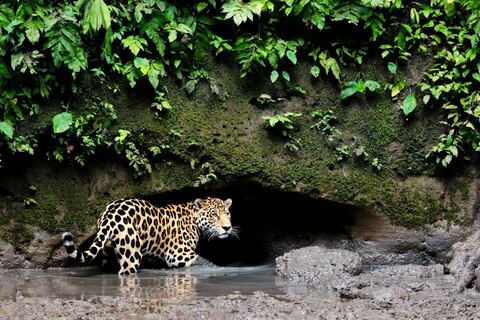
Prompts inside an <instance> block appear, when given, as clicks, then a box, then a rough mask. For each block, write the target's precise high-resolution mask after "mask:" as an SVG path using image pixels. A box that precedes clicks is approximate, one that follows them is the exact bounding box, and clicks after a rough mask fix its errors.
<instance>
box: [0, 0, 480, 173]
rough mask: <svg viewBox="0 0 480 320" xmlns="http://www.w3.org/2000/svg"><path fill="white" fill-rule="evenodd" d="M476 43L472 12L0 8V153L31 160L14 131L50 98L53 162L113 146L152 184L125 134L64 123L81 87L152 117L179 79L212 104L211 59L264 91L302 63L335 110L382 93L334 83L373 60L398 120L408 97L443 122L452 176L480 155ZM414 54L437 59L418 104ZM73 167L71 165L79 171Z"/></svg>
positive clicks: (442, 0) (435, 0)
mask: <svg viewBox="0 0 480 320" xmlns="http://www.w3.org/2000/svg"><path fill="white" fill-rule="evenodd" d="M285 26H289V27H288V28H290V27H291V28H292V30H293V31H295V32H287V31H289V30H286V29H287V28H286V27H285ZM337 30H343V31H346V35H339V34H337ZM387 30H388V32H387ZM350 35H352V36H350ZM353 35H355V36H353ZM479 37H480V5H479V2H478V1H475V0H432V1H430V3H427V2H423V1H421V2H411V1H408V2H407V1H405V0H351V1H341V0H282V1H268V0H252V1H240V0H209V1H200V2H197V3H194V4H193V5H192V3H190V2H173V1H154V0H140V1H131V0H129V1H118V0H112V1H105V0H79V1H76V2H72V1H66V0H59V1H44V0H40V1H13V0H6V1H3V2H2V3H1V4H0V53H1V57H2V58H1V59H0V89H1V90H0V150H1V153H2V154H3V153H7V152H10V153H16V152H28V153H30V154H32V153H34V151H35V148H36V145H37V143H36V135H35V134H29V133H24V132H23V131H22V130H18V126H19V123H20V122H22V121H30V120H31V119H34V118H35V117H37V116H38V115H39V113H41V112H43V106H44V105H45V102H46V101H47V99H52V98H53V97H56V98H59V99H62V100H65V101H63V103H60V104H59V106H58V108H57V110H55V111H54V112H53V114H57V115H56V116H55V118H54V119H52V124H53V130H54V132H55V137H54V139H56V146H57V149H56V151H52V152H51V154H52V155H53V157H54V158H56V159H59V160H61V159H64V158H69V157H70V155H69V154H67V153H66V151H65V150H66V149H65V148H66V147H68V146H69V145H70V144H68V143H69V142H71V141H70V140H71V139H74V140H75V139H78V140H82V141H84V142H83V144H78V145H74V144H71V145H72V146H74V149H73V150H76V151H78V150H79V146H80V145H82V146H81V147H80V149H82V148H85V149H84V150H91V148H99V147H107V148H108V147H110V146H117V151H118V152H119V153H120V154H122V155H124V156H125V157H126V158H127V159H128V161H129V163H131V165H132V166H133V167H135V168H136V170H137V171H138V172H142V173H143V172H148V171H149V170H151V168H150V167H149V165H148V161H147V160H145V159H147V158H148V157H149V156H151V153H152V152H150V151H149V149H148V148H150V147H153V146H143V147H145V148H146V150H143V149H142V148H143V147H141V145H142V144H141V143H138V141H137V139H138V136H137V135H134V134H133V133H131V134H130V135H127V136H125V137H124V138H123V139H122V137H123V136H122V134H119V135H118V136H117V138H119V139H117V140H114V138H113V137H112V136H110V137H108V135H107V134H106V133H105V132H103V131H102V132H100V131H96V130H97V129H98V127H95V126H97V125H98V123H97V122H96V121H94V120H93V119H89V118H88V117H86V116H85V115H84V114H83V115H82V114H77V113H74V112H72V111H70V112H69V113H65V112H63V111H64V109H62V105H68V98H65V97H68V96H69V95H71V94H72V93H75V88H76V86H77V84H78V79H79V78H80V77H82V76H85V75H87V76H88V74H91V75H93V76H95V77H100V78H102V81H105V79H107V78H109V77H115V76H118V75H120V76H122V77H125V78H126V79H127V81H128V83H129V84H130V85H131V86H132V87H135V86H137V85H138V84H139V83H143V84H147V85H149V86H150V89H151V91H152V96H155V101H154V103H153V104H152V108H153V109H154V110H155V112H156V113H157V115H160V114H161V113H163V112H164V111H165V110H168V109H170V108H171V107H172V106H171V105H170V103H169V102H168V100H167V97H168V95H167V93H166V92H164V90H162V89H161V88H162V86H161V83H162V78H166V77H168V76H170V77H174V78H176V81H177V82H178V83H181V84H182V87H183V88H184V89H185V91H186V92H187V93H192V92H193V91H194V90H195V88H196V87H197V85H198V84H199V83H200V82H201V81H205V82H207V83H208V84H209V85H210V88H211V89H212V92H214V93H218V92H219V88H218V84H216V83H215V79H213V78H212V77H211V76H210V75H209V74H208V72H207V71H206V70H205V66H204V63H203V62H204V61H205V56H206V55H208V54H210V52H212V53H215V54H217V55H231V56H233V57H234V58H235V60H236V61H237V63H238V65H239V67H240V76H241V77H245V76H247V75H248V74H250V73H253V72H256V71H257V70H265V71H266V74H268V75H270V77H269V78H270V81H271V82H272V83H275V82H280V81H282V82H293V81H295V78H294V77H293V73H292V69H294V68H295V66H296V65H298V64H299V61H301V60H304V61H309V63H310V64H311V65H310V67H309V68H310V74H311V76H312V77H314V78H320V77H331V78H332V80H335V81H337V82H339V83H342V84H343V90H342V91H341V94H340V98H341V99H348V98H349V97H352V96H354V95H358V94H364V93H366V92H373V91H378V90H379V89H380V85H379V83H378V82H377V81H374V80H373V79H369V80H363V79H355V80H353V81H349V80H350V79H348V80H347V81H345V82H344V80H343V78H345V75H344V74H342V68H343V67H344V66H346V65H349V64H354V65H359V64H363V63H364V60H365V57H366V55H367V54H369V55H372V54H373V55H377V54H379V55H380V56H381V57H382V58H384V59H385V65H386V67H387V69H388V70H389V72H390V73H391V74H392V80H393V81H392V82H391V84H389V85H388V88H389V90H391V96H392V98H394V99H397V98H400V99H403V100H402V101H403V102H402V110H403V112H404V114H405V115H409V114H410V113H411V112H413V110H414V109H415V108H418V105H417V98H416V97H418V98H419V100H421V101H422V102H423V104H424V105H427V106H432V107H436V108H437V109H442V110H443V111H444V112H445V114H446V117H445V119H444V121H443V123H444V124H445V126H446V132H448V134H444V135H442V136H441V137H439V143H438V145H436V146H434V147H433V149H432V150H431V152H430V153H429V156H430V157H433V158H435V159H437V161H438V162H439V163H442V164H443V165H448V164H450V163H451V162H452V161H453V160H454V159H455V158H459V157H463V158H466V159H468V158H470V157H471V155H472V153H473V152H477V151H480V134H479V133H478V132H480V130H479V129H480V111H479V110H480V109H479V107H478V105H479V96H480V94H479V82H480V71H479V69H478V63H479V62H478V57H479V54H480V52H479V49H478V47H479V46H478V44H479V40H480V38H479ZM416 52H420V53H425V52H431V53H433V54H434V64H433V65H432V67H431V68H430V70H429V71H428V73H427V75H426V76H425V78H424V79H423V81H422V82H421V83H420V84H419V85H418V88H419V89H420V90H421V92H422V95H419V94H418V91H417V90H415V91H413V90H412V89H415V88H412V87H410V88H409V89H410V90H412V91H411V92H415V95H416V97H415V96H414V95H413V94H409V95H407V96H406V97H405V96H404V95H403V92H404V90H405V88H407V83H406V81H405V80H404V79H402V78H401V77H400V76H399V75H398V67H399V66H400V65H401V64H402V61H406V60H408V59H410V58H411V56H412V54H414V53H416ZM98 106H101V104H97V107H95V108H97V109H95V108H93V107H92V106H90V105H88V106H85V110H84V111H86V114H97V113H98V112H100V113H102V114H105V112H106V114H110V115H113V114H114V112H113V111H112V112H110V111H105V108H103V107H104V106H103V107H100V109H98ZM92 108H93V109H92ZM94 109H95V110H94ZM100 110H104V111H100ZM112 110H113V107H112ZM67 114H70V115H71V116H72V117H71V118H70V117H69V116H67ZM60 115H61V116H60ZM279 116H283V117H286V119H287V120H288V121H287V120H285V119H283V118H282V120H283V121H281V120H278V119H277V120H272V121H277V122H275V124H274V125H273V126H274V127H276V126H280V127H284V128H281V130H280V131H281V132H282V135H286V136H288V135H289V134H290V131H291V129H289V128H288V126H291V125H292V124H291V122H289V121H291V119H289V116H290V117H294V116H293V115H289V116H286V114H285V115H279ZM325 116H326V115H318V119H317V120H319V122H318V127H319V129H321V130H324V128H328V126H327V124H328V123H330V121H331V120H328V119H324V117H325ZM276 117H277V115H275V116H272V117H271V118H272V119H276ZM87 118H88V119H87ZM101 118H102V117H101ZM322 119H323V120H325V121H326V122H325V121H324V122H323V123H322ZM267 122H268V123H270V120H267ZM91 126H94V127H93V128H91ZM107 127H108V126H101V130H107ZM326 130H327V131H329V130H330V129H326ZM79 131H80V132H79ZM283 132H285V134H283ZM123 133H125V132H123ZM97 139H98V140H97ZM92 141H94V142H92ZM75 143H77V142H75ZM87 146H88V147H87ZM451 146H455V148H456V149H454V148H453V147H451ZM140 149H142V150H140ZM69 150H70V149H69ZM82 150H83V149H82ZM155 150H156V149H155ZM452 150H456V151H455V152H454V151H452ZM76 151H70V153H71V154H75V153H76ZM83 153H84V152H82V154H83ZM85 154H89V153H88V152H85ZM76 156H79V158H78V161H76V162H78V163H80V162H82V161H83V160H82V159H81V158H82V157H81V156H80V155H79V154H77V155H76ZM372 161H373V160H372ZM149 168H150V169H149Z"/></svg>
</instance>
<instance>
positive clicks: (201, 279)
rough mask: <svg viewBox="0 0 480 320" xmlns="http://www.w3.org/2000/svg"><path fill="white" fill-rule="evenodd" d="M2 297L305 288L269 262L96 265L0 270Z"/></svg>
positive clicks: (161, 295)
mask: <svg viewBox="0 0 480 320" xmlns="http://www.w3.org/2000/svg"><path fill="white" fill-rule="evenodd" d="M0 287H1V290H0V299H15V297H22V296H23V297H51V298H55V297H60V298H66V299H87V298H91V297H95V296H120V297H129V298H132V297H133V298H151V299H159V300H167V299H179V298H181V299H184V300H188V299H194V298H198V297H211V296H220V295H228V294H244V295H245V294H247V295H248V294H253V293H254V292H256V291H263V292H266V293H268V294H271V295H280V294H285V293H287V292H292V293H302V292H305V290H308V288H306V287H304V286H298V285H293V284H291V283H288V282H285V281H280V280H277V279H276V277H275V274H274V269H273V267H272V266H259V267H245V268H228V267H227V268H211V267H203V266H198V267H196V266H195V267H191V268H187V269H174V270H148V269H146V270H142V272H140V273H138V274H137V275H133V276H127V277H122V278H119V277H118V276H117V275H116V274H104V273H103V274H102V273H101V271H100V270H98V269H96V268H72V269H49V270H2V271H0Z"/></svg>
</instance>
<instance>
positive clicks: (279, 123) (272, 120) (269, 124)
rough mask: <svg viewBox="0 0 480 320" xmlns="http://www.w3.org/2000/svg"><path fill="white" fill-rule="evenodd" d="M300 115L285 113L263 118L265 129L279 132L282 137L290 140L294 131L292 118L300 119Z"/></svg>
mask: <svg viewBox="0 0 480 320" xmlns="http://www.w3.org/2000/svg"><path fill="white" fill-rule="evenodd" d="M301 115H302V114H301V113H296V112H286V113H284V114H281V113H275V114H274V115H273V116H263V117H262V118H263V119H264V120H265V127H266V128H268V129H272V130H277V131H279V132H281V134H282V136H284V137H287V138H291V137H292V136H291V134H292V132H293V130H294V129H295V127H294V125H293V121H292V118H296V117H300V116H301Z"/></svg>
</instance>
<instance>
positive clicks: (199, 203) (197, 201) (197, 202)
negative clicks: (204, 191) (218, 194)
mask: <svg viewBox="0 0 480 320" xmlns="http://www.w3.org/2000/svg"><path fill="white" fill-rule="evenodd" d="M193 203H195V206H196V207H197V208H198V209H202V208H203V207H204V206H205V204H204V202H203V199H200V198H197V199H195V201H194V202H193Z"/></svg>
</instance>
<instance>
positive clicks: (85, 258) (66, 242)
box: [62, 229, 109, 263]
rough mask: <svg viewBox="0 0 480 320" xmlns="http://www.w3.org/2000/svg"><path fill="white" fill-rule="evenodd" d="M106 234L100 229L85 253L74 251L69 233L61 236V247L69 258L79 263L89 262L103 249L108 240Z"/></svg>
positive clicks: (71, 236)
mask: <svg viewBox="0 0 480 320" xmlns="http://www.w3.org/2000/svg"><path fill="white" fill-rule="evenodd" d="M108 236H109V235H108V234H106V233H105V232H104V230H102V229H100V230H99V231H98V232H97V234H96V235H95V239H94V240H93V243H92V245H91V246H90V247H89V248H88V249H87V250H85V251H79V250H77V249H75V245H74V244H73V235H72V234H71V233H70V232H64V233H63V235H62V240H63V246H64V247H65V250H66V251H67V254H68V256H69V257H71V258H73V259H75V260H77V261H79V262H82V263H83V262H90V261H92V260H93V259H94V258H95V257H96V256H97V254H98V253H99V252H100V251H101V250H102V249H103V248H104V247H105V243H106V242H107V240H108Z"/></svg>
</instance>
